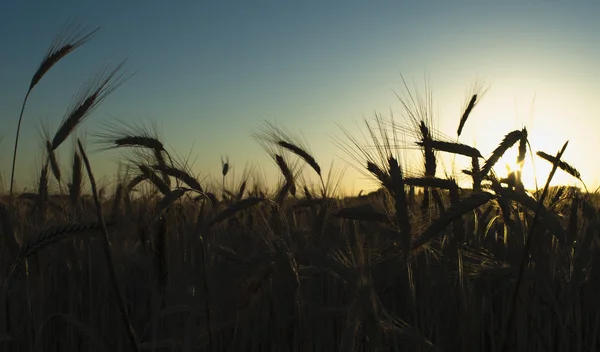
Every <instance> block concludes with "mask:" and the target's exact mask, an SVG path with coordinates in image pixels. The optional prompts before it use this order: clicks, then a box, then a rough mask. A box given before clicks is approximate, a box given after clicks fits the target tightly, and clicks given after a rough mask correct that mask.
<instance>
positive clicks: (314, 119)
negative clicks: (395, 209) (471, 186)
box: [0, 0, 600, 192]
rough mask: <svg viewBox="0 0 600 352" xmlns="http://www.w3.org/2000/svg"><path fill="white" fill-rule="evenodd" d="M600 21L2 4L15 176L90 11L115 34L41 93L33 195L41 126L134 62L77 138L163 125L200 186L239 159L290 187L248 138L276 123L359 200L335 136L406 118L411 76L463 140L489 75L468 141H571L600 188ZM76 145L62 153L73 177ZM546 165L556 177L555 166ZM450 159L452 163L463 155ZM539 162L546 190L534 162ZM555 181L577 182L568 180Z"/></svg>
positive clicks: (271, 7)
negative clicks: (126, 126)
mask: <svg viewBox="0 0 600 352" xmlns="http://www.w3.org/2000/svg"><path fill="white" fill-rule="evenodd" d="M599 15H600V3H599V2H592V1H590V2H577V3H576V4H573V3H567V2H565V3H561V4H557V3H549V2H528V3H527V4H524V3H522V2H520V1H514V2H511V1H503V2H482V1H479V2H460V1H452V2H442V1H438V2H433V1H423V2H401V1H302V2H292V1H239V2H232V1H219V2H216V1H215V2H204V1H176V2H175V1H174V2H168V1H150V0H144V1H112V0H111V1H98V2H95V3H93V4H92V3H88V2H86V1H63V0H54V1H14V0H11V1H5V2H3V3H2V5H0V43H2V54H1V55H0V122H1V124H2V127H3V128H2V131H1V132H0V133H1V134H2V135H3V141H2V144H1V148H2V149H1V150H2V151H1V153H0V170H1V171H2V176H3V182H4V185H5V187H7V185H8V179H9V177H10V163H11V161H12V148H13V143H14V135H15V130H16V123H17V119H18V116H19V109H20V106H21V101H22V99H23V96H24V94H25V93H26V91H27V88H28V85H29V82H30V80H31V76H32V74H33V72H35V70H36V69H37V67H38V65H39V63H40V61H41V60H42V58H43V56H44V54H45V52H46V50H47V49H48V46H49V45H50V43H51V42H52V40H53V39H54V37H55V35H56V34H57V33H58V32H59V31H60V29H61V28H62V26H63V25H64V24H65V23H66V21H67V20H69V19H75V20H76V21H78V22H79V23H81V24H83V25H88V26H90V27H95V26H100V27H102V29H101V31H100V32H99V33H98V34H97V35H96V36H95V38H94V39H93V40H92V41H90V42H89V43H87V44H86V45H84V46H83V47H81V48H80V49H78V50H76V51H75V52H74V53H72V54H70V55H69V56H68V57H67V58H66V59H64V60H63V61H61V62H60V63H59V64H58V65H56V66H55V67H54V68H52V70H51V71H50V72H49V73H48V74H47V75H46V76H45V77H44V79H43V80H42V82H41V83H40V84H39V85H38V86H37V87H36V88H35V90H34V92H33V93H32V95H31V97H30V100H29V105H28V107H27V108H26V110H25V117H24V122H23V127H22V134H21V142H20V151H19V160H18V165H17V166H18V168H17V182H18V186H19V187H32V186H33V185H34V180H33V179H32V177H34V176H36V175H37V174H38V173H39V169H40V165H41V160H42V159H41V157H42V153H41V151H42V149H41V144H40V141H41V137H40V135H41V134H40V128H41V126H44V125H45V126H48V127H49V128H50V131H51V133H52V134H53V133H54V132H55V131H56V129H57V128H58V126H59V124H60V122H61V120H62V118H63V116H64V114H65V111H66V109H67V107H68V105H69V103H70V102H71V97H72V96H73V94H74V93H75V92H76V91H77V89H78V87H79V86H80V85H81V84H82V83H83V82H84V80H85V79H86V78H87V77H88V76H89V75H90V74H92V73H94V72H95V70H97V69H98V68H100V67H102V66H104V65H105V64H106V63H107V62H109V61H110V60H116V61H120V60H121V59H124V58H128V61H127V64H126V69H127V70H129V71H130V72H137V73H136V75H135V76H134V77H132V78H131V79H130V80H129V81H127V82H126V83H125V84H124V85H123V86H121V87H120V88H119V89H118V90H116V91H115V92H114V93H113V94H112V95H110V96H109V97H108V98H107V99H106V101H105V102H103V103H102V105H100V106H99V107H98V109H97V110H96V111H95V112H94V113H93V114H92V115H91V116H90V117H89V119H88V120H86V122H85V123H84V124H83V125H82V127H81V128H80V130H79V133H80V135H83V133H84V132H99V131H101V130H102V124H103V122H106V121H110V120H111V119H112V118H119V119H121V120H124V121H126V122H128V123H134V124H135V123H140V122H142V121H151V122H154V123H156V125H157V127H158V129H159V131H160V135H161V137H162V139H163V141H164V142H165V144H166V145H168V146H169V148H170V149H171V150H175V151H177V152H178V153H179V154H180V155H181V156H182V157H186V156H188V155H190V158H191V159H192V160H193V161H194V164H193V170H194V172H195V173H197V174H198V175H199V177H200V178H201V179H202V178H204V177H206V176H208V175H218V174H219V169H220V166H221V165H220V162H221V157H225V156H228V157H229V160H230V162H231V164H232V165H233V167H234V170H236V171H237V173H238V175H239V174H240V173H241V172H242V170H243V168H244V166H245V165H246V164H257V165H259V166H261V167H263V168H264V170H265V174H266V175H267V178H268V179H272V180H276V178H275V177H276V176H274V175H276V173H275V167H274V165H273V163H272V162H271V161H270V159H268V157H267V156H266V154H265V152H264V151H263V150H262V149H261V147H260V145H259V144H258V143H257V142H256V141H255V140H254V139H253V138H252V135H251V134H252V132H254V131H258V129H259V128H260V127H261V124H262V123H263V121H271V122H275V123H278V124H280V125H281V126H283V127H285V128H286V129H288V130H290V131H292V132H294V133H299V134H301V135H302V136H304V138H305V139H306V141H307V144H308V146H309V147H310V150H311V151H312V152H313V153H314V155H315V156H316V158H317V160H318V161H319V162H320V163H321V165H322V166H323V167H324V168H325V171H327V169H328V168H329V165H330V164H331V161H334V162H335V163H334V165H335V166H336V167H339V168H341V167H344V166H346V167H348V169H347V171H346V175H345V177H344V183H343V188H344V191H347V192H351V191H354V192H358V191H359V190H361V189H367V188H372V186H371V184H370V182H369V181H368V180H366V179H365V178H364V177H363V176H362V175H360V174H358V173H357V172H356V171H354V170H353V169H352V166H351V165H350V164H348V163H346V161H344V159H348V157H347V156H346V155H345V154H344V153H343V152H342V151H341V150H340V148H339V147H338V146H336V145H335V143H334V142H333V139H334V138H335V137H339V138H342V139H343V138H344V135H343V133H342V131H341V130H340V128H339V127H338V124H339V125H342V126H344V127H346V128H348V129H349V131H350V132H352V133H356V135H358V130H357V129H356V127H355V126H356V123H357V122H358V123H359V124H360V123H361V121H362V120H363V119H364V118H365V117H366V118H369V117H372V116H373V115H374V113H375V112H377V113H381V114H383V115H384V116H389V115H390V111H391V112H392V113H393V114H394V117H395V118H396V120H397V122H399V123H402V122H403V117H402V113H403V109H402V106H401V105H400V103H399V102H398V99H397V98H396V96H395V94H394V92H397V93H400V92H401V91H402V88H403V85H402V78H401V75H402V76H404V78H405V79H407V81H408V82H409V83H410V84H411V85H412V82H415V83H416V84H417V87H420V86H421V87H422V84H423V82H424V77H425V75H426V76H427V79H428V80H429V84H430V86H431V89H432V92H433V99H434V104H435V108H436V112H437V115H436V121H437V126H436V127H437V128H438V129H439V130H440V131H441V132H443V133H445V134H446V135H449V136H451V137H452V138H456V128H457V125H458V121H459V118H460V114H461V109H462V107H463V105H464V102H465V99H466V97H467V93H468V89H469V87H470V85H471V84H472V83H473V82H474V81H475V80H476V79H484V80H485V82H487V83H488V84H489V86H490V88H489V90H488V92H487V94H486V96H485V97H484V99H483V101H482V102H481V103H480V105H479V106H478V107H477V108H476V109H475V111H474V113H473V115H472V116H471V118H470V120H469V121H468V122H467V125H466V127H465V129H464V131H463V134H462V136H461V138H460V141H461V142H463V143H468V144H472V143H474V144H475V145H476V146H477V147H478V148H479V149H480V150H481V151H482V153H483V154H484V155H485V156H487V155H489V153H491V151H492V150H493V149H494V148H495V147H496V145H497V144H498V143H499V142H500V141H501V140H502V138H503V136H504V135H505V134H506V133H508V132H510V131H512V130H514V129H517V128H519V129H520V128H522V127H523V126H526V127H527V128H528V130H529V131H530V141H531V144H532V147H533V149H534V151H537V150H543V151H545V152H547V153H549V154H555V153H556V152H557V151H558V150H559V149H560V147H561V146H562V145H563V143H564V142H565V141H566V140H569V141H570V143H569V146H568V148H567V151H566V153H565V155H564V159H565V160H566V161H568V162H570V163H571V164H573V165H574V166H575V167H577V168H578V169H579V170H580V171H581V174H582V176H583V179H584V181H585V182H586V183H587V185H588V188H591V189H593V188H595V187H598V186H600V167H599V165H600V163H598V162H597V161H596V158H595V157H596V153H597V151H598V150H600V138H599V137H598V136H599V135H600V103H599V98H598V95H599V94H600V68H599V65H598V62H600V60H599V59H600V45H599V44H598V43H600V21H598V17H599ZM86 139H87V145H88V149H90V150H91V151H94V152H93V153H92V154H91V157H92V158H91V161H92V164H93V165H92V167H93V168H94V171H95V172H97V173H98V176H97V177H100V176H105V177H107V178H109V177H112V176H113V175H115V173H116V170H117V168H116V162H115V161H116V160H118V156H119V154H118V153H114V152H103V151H98V149H99V147H98V146H95V145H94V144H93V143H92V142H93V139H92V138H90V137H87V138H86ZM407 141H410V136H407ZM71 145H72V143H70V142H68V143H65V144H64V145H63V146H61V148H60V150H59V155H60V160H61V162H62V164H63V166H64V168H65V173H66V174H67V175H68V164H69V161H70V160H69V158H70V155H71V150H70V148H71ZM403 161H404V162H405V163H407V164H410V163H415V164H414V165H415V166H412V167H411V169H418V167H419V166H418V165H417V164H416V163H420V160H419V159H418V158H417V157H415V156H414V155H412V154H410V153H406V154H405V160H403ZM535 161H536V168H537V172H538V175H539V177H545V176H546V175H547V172H548V169H549V168H547V166H548V165H546V164H545V162H544V161H542V160H540V159H538V158H536V159H535ZM444 162H445V163H446V164H445V166H447V167H450V165H449V163H450V162H451V159H446V160H445V161H444ZM457 163H459V161H458V160H457ZM527 163H528V164H527V165H526V168H525V173H526V174H525V175H524V177H525V182H526V183H527V184H526V186H530V187H531V185H532V181H531V180H532V177H533V176H532V175H531V168H530V166H529V165H530V160H529V158H528V161H527ZM505 164H506V162H504V165H505ZM411 165H412V164H411ZM504 165H500V164H499V167H500V166H501V168H500V169H502V168H504ZM440 169H442V167H440ZM497 170H498V168H497ZM439 176H444V174H443V172H441V171H440V173H439ZM461 177H463V178H464V176H461ZM556 180H557V181H558V182H567V183H570V184H571V183H573V184H575V182H574V181H573V180H572V179H571V178H569V177H567V176H565V175H564V174H563V173H560V172H559V173H557V177H556ZM541 183H542V184H543V181H542V182H541Z"/></svg>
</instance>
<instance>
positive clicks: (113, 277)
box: [77, 139, 139, 352]
mask: <svg viewBox="0 0 600 352" xmlns="http://www.w3.org/2000/svg"><path fill="white" fill-rule="evenodd" d="M77 145H78V146H79V152H80V153H81V158H82V159H83V163H84V165H85V168H86V171H87V174H88V177H89V179H90V184H91V186H92V195H93V197H94V203H95V205H96V215H97V216H98V221H99V222H100V230H101V231H102V243H103V246H102V247H103V250H104V257H105V258H106V263H107V265H108V269H109V270H108V273H109V275H110V279H111V282H112V286H113V289H114V291H115V294H116V296H117V304H118V307H119V313H120V315H121V320H122V322H123V325H125V328H126V332H127V337H128V339H129V343H130V345H131V346H130V348H131V350H132V351H135V352H138V351H139V348H138V344H137V340H136V337H135V331H134V330H133V327H132V326H131V322H130V320H129V315H128V314H127V308H126V305H125V300H124V298H123V295H122V294H121V289H120V287H119V282H118V281H117V272H116V269H115V264H114V261H113V257H112V253H111V251H110V242H109V241H108V230H107V229H106V224H105V223H104V216H103V215H102V204H101V203H100V199H99V197H98V189H97V187H96V180H95V179H94V174H93V173H92V167H91V166H90V161H89V160H88V157H87V154H86V153H85V150H84V149H83V145H82V144H81V141H80V140H79V139H78V140H77Z"/></svg>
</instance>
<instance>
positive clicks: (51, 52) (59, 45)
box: [8, 23, 99, 209]
mask: <svg viewBox="0 0 600 352" xmlns="http://www.w3.org/2000/svg"><path fill="white" fill-rule="evenodd" d="M98 30H99V28H96V29H94V30H91V31H89V30H87V28H81V27H80V26H78V25H74V24H73V23H70V24H67V25H66V26H65V28H64V29H63V30H62V31H61V32H60V33H59V34H58V36H56V37H55V39H54V41H53V42H52V44H51V45H50V47H49V48H48V51H47V52H46V55H44V58H43V59H42V62H41V63H40V66H39V67H38V69H37V70H36V71H35V73H34V74H33V77H32V78H31V83H30V84H29V89H27V94H25V98H24V99H23V104H22V105H21V113H20V114H19V121H18V123H17V132H16V136H15V146H14V150H13V160H12V169H11V173H10V185H9V187H10V191H9V201H8V208H9V209H10V208H11V206H12V194H13V186H14V179H15V166H16V162H17V149H18V146H19V136H20V132H21V123H22V122H23V113H24V112H25V105H26V104H27V100H28V98H29V94H30V93H31V91H32V90H33V88H34V87H35V86H36V85H37V84H38V83H39V82H40V80H41V79H42V77H44V75H45V74H46V73H47V72H48V71H49V70H50V69H51V68H52V67H53V66H54V65H56V63H58V62H59V61H60V60H61V59H63V58H64V57H65V56H67V55H68V54H69V53H71V52H73V51H74V50H75V49H77V48H78V47H80V46H82V45H83V44H85V43H86V42H88V41H89V40H90V39H91V38H92V36H93V35H94V33H96V32H97V31H98Z"/></svg>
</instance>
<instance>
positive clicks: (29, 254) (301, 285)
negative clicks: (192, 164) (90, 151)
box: [0, 26, 600, 351]
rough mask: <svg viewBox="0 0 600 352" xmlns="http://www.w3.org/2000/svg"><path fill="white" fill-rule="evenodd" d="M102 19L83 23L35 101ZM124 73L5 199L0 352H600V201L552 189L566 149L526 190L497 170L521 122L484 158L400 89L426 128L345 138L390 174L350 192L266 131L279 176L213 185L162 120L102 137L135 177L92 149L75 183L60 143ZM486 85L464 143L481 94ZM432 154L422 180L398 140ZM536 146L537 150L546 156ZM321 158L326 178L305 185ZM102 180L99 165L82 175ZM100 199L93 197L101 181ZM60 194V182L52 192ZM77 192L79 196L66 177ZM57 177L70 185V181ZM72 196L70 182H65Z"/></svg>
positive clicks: (82, 97) (112, 79) (116, 72)
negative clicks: (460, 167)
mask: <svg viewBox="0 0 600 352" xmlns="http://www.w3.org/2000/svg"><path fill="white" fill-rule="evenodd" d="M95 33H96V30H88V29H86V28H81V27H79V26H68V27H67V28H66V29H65V31H64V32H62V33H61V35H59V36H58V37H57V39H56V40H55V42H54V43H53V44H52V46H51V47H50V49H49V50H48V52H47V54H46V56H45V57H44V59H43V60H42V63H41V64H40V66H39V68H38V70H37V71H36V72H35V74H34V75H33V78H32V80H31V84H30V86H29V89H28V91H27V95H26V97H25V99H24V101H23V107H22V109H21V115H20V116H19V129H20V126H21V119H22V118H23V115H24V110H25V106H26V103H27V98H28V97H29V93H30V92H31V91H32V90H33V89H34V88H35V87H36V86H37V84H38V83H39V82H40V80H41V79H42V78H43V77H44V75H45V74H46V73H47V72H48V71H49V70H50V69H51V68H52V67H53V66H54V65H55V64H57V63H58V62H59V61H60V60H61V59H63V58H64V57H65V56H67V55H68V54H70V53H71V52H73V51H74V50H76V49H78V48H79V47H80V46H82V45H83V44H85V43H86V42H88V41H89V40H90V39H91V38H92V37H93V36H94V35H95ZM122 66H123V64H122V63H121V64H118V65H116V66H115V67H113V68H110V67H107V68H105V69H103V70H101V71H100V72H99V73H98V74H97V75H95V76H93V77H92V78H91V79H90V80H88V81H87V82H85V84H84V85H83V87H82V89H81V90H80V91H79V93H78V94H77V95H76V96H75V99H74V101H73V104H72V105H71V106H70V107H69V109H68V110H67V113H66V114H65V117H64V119H63V121H62V123H61V125H60V126H59V128H58V130H57V131H56V133H55V135H54V137H53V138H52V139H51V138H50V137H48V138H47V140H46V141H44V142H45V157H44V160H45V162H44V163H43V167H42V169H41V172H40V176H39V182H38V189H37V192H30V193H21V194H18V195H17V194H15V192H14V191H13V188H12V185H13V183H14V169H15V161H17V160H18V158H17V147H18V136H19V129H18V130H17V136H16V137H17V138H16V141H15V146H14V157H13V168H12V173H11V181H10V182H11V183H10V185H11V187H10V192H9V195H8V197H3V201H2V202H0V225H1V226H0V232H1V233H0V279H1V280H2V283H3V286H2V292H1V296H0V297H1V304H0V306H1V308H0V313H1V314H0V349H1V350H3V351H32V350H36V351H74V350H100V351H125V350H129V351H142V350H151V351H167V350H168V351H200V350H202V351H225V350H227V351H238V350H245V351H266V350H273V351H288V350H289V351H338V350H339V351H352V350H356V351H375V350H386V351H388V350H389V351H401V350H412V351H424V350H432V351H436V350H438V351H459V350H460V351H479V350H482V351H483V350H485V351H505V350H519V351H524V350H528V351H529V350H543V351H548V350H555V351H595V350H598V348H599V347H600V336H599V334H598V332H599V331H600V330H599V329H600V301H599V300H598V299H597V297H596V294H597V292H599V291H597V290H596V289H597V288H599V289H600V273H599V271H598V266H596V265H594V264H595V261H594V258H595V256H596V255H597V254H598V236H599V235H600V216H599V214H598V208H597V206H596V205H595V204H596V200H595V194H593V193H590V192H588V191H587V190H585V191H582V190H580V189H579V188H576V187H566V186H561V187H550V181H551V179H552V177H553V175H554V173H555V172H556V171H557V170H562V171H561V172H563V171H564V172H567V173H569V174H571V175H572V176H573V177H575V178H577V179H580V175H579V173H578V172H577V170H576V169H575V168H574V167H572V166H570V165H569V164H567V163H566V162H565V161H563V160H562V154H563V152H564V150H565V148H566V146H567V144H566V143H565V144H564V146H563V147H562V148H561V149H560V150H559V151H558V153H556V154H555V155H551V154H548V153H544V152H538V153H537V155H538V156H539V157H541V158H542V159H545V160H546V161H547V162H549V163H551V164H552V166H553V168H552V171H551V172H550V174H549V176H548V177H547V182H546V184H545V186H544V187H543V188H542V189H539V190H536V191H527V190H526V189H525V188H524V187H523V184H522V182H521V178H520V173H519V172H518V170H517V171H515V172H513V173H512V174H510V175H508V176H507V177H505V178H499V177H497V176H496V174H495V172H494V170H493V167H494V165H495V163H497V162H498V160H499V159H500V158H501V157H502V156H503V155H504V154H505V152H506V151H507V150H508V149H510V148H513V147H514V148H518V160H517V162H518V163H520V164H521V165H522V163H523V161H524V160H525V158H526V157H527V150H528V149H529V151H531V147H530V146H529V143H528V139H527V130H526V129H525V128H523V129H521V130H515V131H512V132H510V133H508V134H506V136H505V137H504V139H502V141H501V142H500V144H499V145H498V147H497V148H496V149H495V150H493V151H492V152H491V154H490V155H489V156H488V157H487V158H483V156H482V154H481V153H480V151H479V150H478V149H476V148H474V147H471V146H469V145H466V144H461V143H458V142H454V141H451V139H450V138H445V137H437V136H438V135H441V134H439V133H437V132H435V131H434V129H433V126H432V117H431V108H430V101H429V98H428V97H427V96H425V97H423V96H417V95H412V94H407V95H405V96H404V97H399V98H400V101H401V102H402V104H403V106H404V108H405V110H406V111H405V112H406V116H407V121H410V126H398V125H396V123H395V122H394V121H393V120H387V119H384V118H382V117H376V118H375V120H374V121H375V122H369V121H367V122H366V131H367V132H368V133H367V138H368V139H369V140H370V142H369V143H370V144H369V145H366V144H364V143H363V142H361V141H359V140H358V139H355V138H353V137H352V136H350V135H349V134H347V137H348V138H347V139H346V142H343V141H342V142H340V146H341V147H342V149H343V150H344V151H346V152H347V153H348V154H349V155H350V156H351V157H352V158H353V159H354V160H357V161H358V162H359V164H360V167H361V168H362V170H363V172H364V173H365V174H366V175H369V176H370V177H372V178H374V179H375V180H376V181H377V182H378V183H380V185H381V189H380V191H378V192H374V193H371V194H369V195H367V196H361V195H359V196H358V197H344V198H339V197H335V196H334V194H335V188H336V180H335V175H334V174H333V173H332V172H331V171H330V172H329V174H326V173H324V172H323V169H322V168H321V166H320V164H319V162H318V161H317V158H315V157H314V156H313V155H312V154H311V153H310V151H309V149H308V148H307V147H306V146H305V145H304V143H301V142H300V140H299V139H298V138H296V137H294V136H292V135H291V134H289V133H288V132H286V131H285V130H283V129H281V128H279V127H277V126H275V125H272V124H266V126H265V127H264V128H263V129H262V130H261V132H259V133H256V134H255V138H256V139H257V140H258V141H259V142H260V143H262V145H263V146H264V148H265V150H266V152H267V153H268V154H269V155H270V156H271V157H272V159H273V161H274V162H275V164H276V165H277V167H278V168H279V170H280V171H281V177H280V180H279V183H278V185H277V186H276V187H275V188H274V189H272V190H269V189H267V188H266V187H261V185H260V184H259V182H254V183H255V184H254V185H253V184H252V179H251V178H250V177H249V175H248V174H246V173H245V174H244V175H243V177H242V179H241V180H239V182H237V183H236V184H233V185H231V186H228V187H225V184H226V178H227V176H228V175H229V174H230V172H229V171H230V165H229V162H228V161H223V163H222V166H223V168H222V178H223V182H222V184H221V185H220V187H219V186H216V187H213V186H210V185H207V184H203V183H204V182H200V181H199V180H198V178H197V177H195V176H194V175H193V174H192V173H191V172H190V170H189V168H188V167H187V166H186V164H185V163H184V162H181V161H178V160H177V158H174V157H172V153H170V152H169V151H168V150H167V149H166V148H165V146H164V144H163V143H162V142H161V141H160V140H159V138H158V137H157V135H156V134H155V133H152V131H149V130H144V129H136V128H126V127H127V126H120V125H114V126H113V128H110V129H108V131H106V132H103V133H100V134H98V135H97V136H98V137H99V138H100V141H101V142H103V143H105V144H106V145H107V147H109V148H122V149H123V150H127V151H129V152H130V154H129V155H130V156H131V158H130V170H134V172H133V173H132V175H131V177H129V176H126V177H122V178H119V180H118V181H117V182H116V183H115V186H114V192H111V194H107V193H108V192H106V191H104V190H103V189H101V190H99V189H98V187H97V184H96V182H95V179H94V174H93V172H92V166H93V165H90V162H89V160H88V157H87V155H86V149H85V147H84V145H83V143H81V141H77V148H76V150H75V152H74V154H73V159H72V164H71V174H70V176H71V177H70V180H65V178H64V177H63V173H62V171H61V170H62V168H61V165H60V163H59V162H58V161H57V157H56V155H55V153H56V151H57V149H58V148H59V147H60V146H61V145H62V144H63V143H64V141H65V140H67V139H68V137H69V136H70V135H72V133H73V131H74V130H75V129H76V128H77V127H78V126H79V125H80V124H81V123H82V121H83V120H84V119H85V118H86V117H87V116H89V115H90V113H91V112H92V111H93V110H94V108H95V107H97V106H98V104H99V103H100V102H102V101H103V100H104V99H105V98H106V97H107V96H108V94H110V93H111V92H113V91H114V90H115V89H117V88H118V87H119V86H120V85H121V84H122V83H123V82H124V81H125V80H126V79H127V78H128V77H129V76H128V75H126V74H123V73H122ZM482 88H483V86H481V85H476V86H474V91H473V93H472V94H470V96H469V99H468V100H467V101H466V103H465V108H464V114H463V115H462V116H461V118H460V121H459V127H458V130H457V135H458V136H460V134H461V131H462V129H463V127H464V125H465V123H466V122H467V120H468V117H469V115H470V113H471V111H472V110H473V109H474V108H475V107H476V105H477V103H478V102H479V100H480V99H481V97H482V95H483V93H484V90H483V89H482ZM403 131H405V132H406V131H408V132H409V133H412V135H413V136H415V137H416V144H415V145H416V147H418V148H419V150H421V151H422V154H423V159H424V163H423V164H424V172H423V173H420V174H417V173H413V174H414V175H409V172H407V170H406V168H405V167H403V165H402V164H401V162H400V158H399V156H398V155H399V148H400V143H399V142H398V139H399V138H398V134H399V133H401V132H403ZM440 153H451V154H454V155H456V156H457V157H460V158H467V159H466V160H470V161H471V168H470V169H469V170H464V171H463V173H465V174H467V175H468V176H469V177H470V179H471V180H472V184H471V185H470V186H469V187H459V185H458V184H457V182H456V181H455V179H451V178H439V177H436V175H437V174H438V173H439V172H436V168H437V165H438V161H439V159H438V157H439V156H438V154H440ZM532 154H533V153H530V155H531V156H532ZM304 166H307V167H308V171H307V173H310V174H311V175H312V177H313V179H316V180H318V181H317V182H309V181H306V179H305V178H303V177H302V168H303V167H304ZM86 175H87V176H86ZM86 177H87V179H88V180H89V185H90V186H91V192H88V191H85V190H84V183H85V178H86ZM52 183H54V184H55V185H58V186H59V187H58V188H59V189H60V190H61V192H59V193H56V192H55V193H53V192H52V191H51V189H52V188H51V185H52ZM63 185H66V186H67V187H66V188H64V187H62V186H63ZM55 188H56V187H55ZM65 189H66V193H65V192H64V191H63V190H65Z"/></svg>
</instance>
